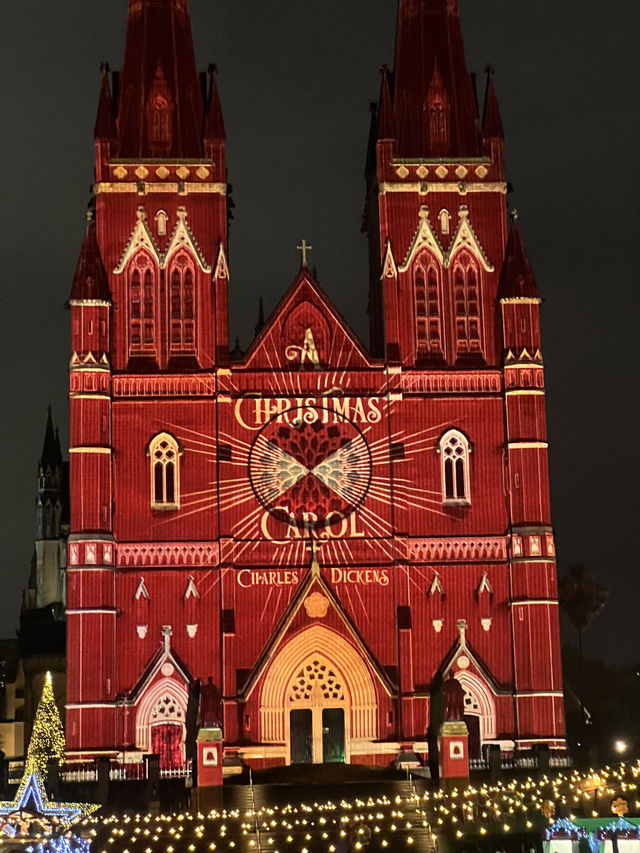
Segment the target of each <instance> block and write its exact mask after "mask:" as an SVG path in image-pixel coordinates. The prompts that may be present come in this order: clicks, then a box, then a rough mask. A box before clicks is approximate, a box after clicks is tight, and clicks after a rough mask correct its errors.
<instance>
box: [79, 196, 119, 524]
mask: <svg viewBox="0 0 640 853" xmlns="http://www.w3.org/2000/svg"><path fill="white" fill-rule="evenodd" d="M69 308H70V310H71V346H72V353H71V362H70V365H69V369H70V374H69V382H70V385H69V391H70V418H71V424H70V426H71V436H72V441H71V448H70V453H71V464H70V478H71V483H70V485H71V498H72V501H71V507H72V530H73V532H74V533H76V532H78V531H80V530H83V531H92V532H98V531H100V532H109V531H110V530H111V477H110V473H109V472H110V465H111V459H110V454H111V450H110V445H111V401H110V392H111V368H110V364H109V338H110V335H109V321H110V313H111V296H110V293H109V285H108V281H107V275H106V272H105V269H104V264H103V262H102V257H101V255H100V249H99V247H98V241H97V238H96V227H95V222H94V220H93V214H92V213H91V212H90V213H89V214H88V222H87V231H86V234H85V238H84V240H83V243H82V248H81V250H80V256H79V258H78V264H77V267H76V272H75V275H74V278H73V285H72V288H71V296H70V298H69ZM87 482H91V483H92V487H91V496H90V497H89V495H87V494H86V489H85V484H86V483H87ZM81 494H82V495H83V497H82V499H81V498H80V495H81ZM74 497H75V498H76V499H74Z"/></svg>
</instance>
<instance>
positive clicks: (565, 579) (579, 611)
mask: <svg viewBox="0 0 640 853" xmlns="http://www.w3.org/2000/svg"><path fill="white" fill-rule="evenodd" d="M607 595H608V592H607V590H606V589H605V588H604V587H602V586H600V584H599V583H598V581H597V580H596V579H595V576H594V575H589V574H587V570H586V569H585V567H584V566H582V565H578V566H571V568H570V569H569V570H568V572H567V574H566V575H563V576H562V577H561V578H559V579H558V602H559V604H560V607H561V608H562V609H563V610H564V612H565V613H566V615H567V618H568V619H569V621H570V622H571V624H572V625H573V627H574V628H575V629H576V633H577V635H578V661H579V664H578V665H579V670H578V678H579V685H578V689H579V694H580V695H579V697H578V701H579V702H580V717H581V722H582V725H583V726H585V725H586V724H587V713H586V712H585V707H584V701H583V695H584V687H583V673H584V660H583V656H582V634H583V631H584V630H585V628H588V627H589V625H590V624H591V623H592V622H593V620H594V619H595V618H596V616H597V615H598V614H599V613H600V612H601V611H602V608H603V607H604V606H605V604H606V601H607Z"/></svg>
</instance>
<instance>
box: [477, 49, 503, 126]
mask: <svg viewBox="0 0 640 853" xmlns="http://www.w3.org/2000/svg"><path fill="white" fill-rule="evenodd" d="M486 71H487V89H486V93H485V98H484V111H483V114H482V134H483V136H484V137H485V138H487V139H504V130H503V128H502V119H501V118H500V107H499V106H498V98H497V97H496V90H495V86H494V85H493V75H494V70H493V66H491V65H488V66H487V69H486Z"/></svg>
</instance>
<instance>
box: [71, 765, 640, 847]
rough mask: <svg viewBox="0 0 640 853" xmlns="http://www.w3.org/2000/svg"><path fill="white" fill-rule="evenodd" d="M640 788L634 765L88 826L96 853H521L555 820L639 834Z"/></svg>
mask: <svg viewBox="0 0 640 853" xmlns="http://www.w3.org/2000/svg"><path fill="white" fill-rule="evenodd" d="M639 783H640V762H635V763H623V764H620V765H615V766H609V767H604V768H601V769H599V770H597V771H589V772H578V771H571V772H565V773H557V774H553V775H551V774H550V775H548V776H547V775H545V776H542V777H541V778H539V779H533V778H523V779H519V780H513V781H508V782H497V783H493V784H486V785H480V786H473V785H471V786H470V787H468V788H466V789H465V790H464V791H455V790H454V791H453V792H452V793H451V794H445V793H443V792H441V791H434V790H429V791H425V792H424V793H419V792H416V794H415V796H414V797H401V796H396V797H385V796H378V797H371V798H362V799H358V798H357V797H356V798H353V799H350V800H348V801H347V800H344V799H336V800H335V801H334V802H330V801H327V802H315V801H314V800H313V798H312V797H309V798H308V799H307V801H303V800H300V801H297V802H291V803H288V804H286V805H280V806H272V807H266V806H265V807H261V808H256V810H255V811H254V810H248V811H239V810H233V811H224V812H211V813H210V814H208V815H203V814H189V813H182V814H171V815H169V814H163V815H151V814H128V815H114V816H104V815H103V816H98V817H90V818H87V819H86V820H85V821H84V823H83V829H84V831H85V832H86V833H88V834H89V835H90V836H93V839H94V841H93V845H92V849H93V853H183V851H188V853H207V852H208V851H227V850H230V851H234V853H240V851H256V850H261V851H273V853H288V851H291V853H293V851H295V853H315V851H326V852H327V853H334V851H335V853H341V851H347V850H361V849H367V850H370V851H374V850H385V849H387V850H404V849H412V850H434V849H438V850H446V849H451V848H455V847H459V848H460V849H464V846H465V839H466V840H467V841H469V842H473V846H474V848H475V849H480V850H482V851H485V850H492V851H493V850H496V849H501V850H510V849H514V850H516V849H517V850H519V849H520V847H521V845H522V843H523V842H524V841H527V840H528V846H529V847H531V846H535V844H536V839H537V840H538V842H539V840H540V839H541V837H542V835H543V834H544V832H545V831H546V830H548V829H549V827H550V826H551V825H552V824H554V823H555V822H556V821H558V819H567V821H568V822H571V823H573V822H574V821H577V822H578V823H580V822H582V823H583V824H585V823H588V822H590V823H591V824H593V826H592V828H593V829H595V826H596V825H597V826H598V827H600V828H602V830H603V831H604V830H605V829H606V827H608V826H611V825H613V824H612V822H613V821H615V820H616V816H617V821H618V822H620V823H619V826H620V827H622V826H626V827H631V831H635V829H634V828H635V827H636V826H637V824H638V823H640V821H639V820H638V819H637V818H633V817H632V816H633V815H638V814H639V813H640V794H639V792H638V784H639ZM306 790H307V791H308V790H309V789H308V788H307V789H306ZM586 819H591V821H588V820H586ZM627 820H630V821H631V823H627ZM567 825H569V823H567ZM616 826H617V828H618V825H616ZM636 834H637V833H636ZM497 837H499V840H498V839H497ZM527 849H528V848H527Z"/></svg>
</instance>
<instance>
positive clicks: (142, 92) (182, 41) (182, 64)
mask: <svg viewBox="0 0 640 853" xmlns="http://www.w3.org/2000/svg"><path fill="white" fill-rule="evenodd" d="M158 68H161V69H162V73H163V75H164V78H165V80H166V86H167V90H168V92H169V96H170V103H171V107H172V122H171V124H172V134H171V138H170V140H169V143H168V149H169V150H168V151H167V152H166V156H172V157H200V156H201V154H202V140H201V134H202V122H203V117H204V104H203V100H202V90H201V87H200V79H199V77H198V73H197V70H196V63H195V54H194V49H193V36H192V33H191V20H190V18H189V10H188V5H187V0H129V13H128V18H127V40H126V47H125V57H124V67H123V70H122V75H121V77H120V86H119V91H120V93H121V94H120V102H119V105H118V119H119V141H120V145H119V155H120V156H121V157H136V158H137V157H141V158H148V157H152V156H153V152H152V150H151V144H150V133H149V131H150V130H152V127H151V126H150V121H151V120H152V118H153V109H152V107H153V106H154V105H153V104H149V102H148V99H149V95H150V93H151V89H152V86H153V83H154V80H155V78H156V72H157V69H158ZM162 106H163V105H162V104H161V103H159V104H158V108H159V109H160V108H162ZM164 153H165V152H163V154H164Z"/></svg>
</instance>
